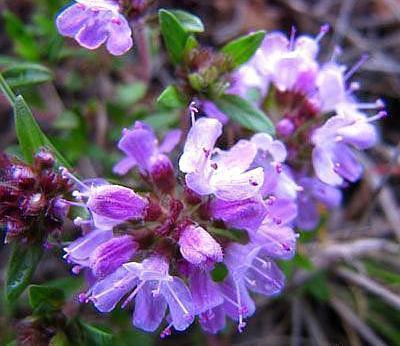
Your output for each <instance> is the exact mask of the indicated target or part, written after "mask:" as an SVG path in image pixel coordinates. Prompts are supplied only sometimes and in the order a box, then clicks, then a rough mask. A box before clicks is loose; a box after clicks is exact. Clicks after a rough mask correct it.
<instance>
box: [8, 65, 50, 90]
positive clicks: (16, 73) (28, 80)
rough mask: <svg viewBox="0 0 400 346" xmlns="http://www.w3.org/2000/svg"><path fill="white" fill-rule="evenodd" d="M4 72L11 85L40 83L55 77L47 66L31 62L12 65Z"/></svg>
mask: <svg viewBox="0 0 400 346" xmlns="http://www.w3.org/2000/svg"><path fill="white" fill-rule="evenodd" d="M2 74H3V76H4V78H5V80H6V81H7V83H8V85H9V86H11V87H21V86H27V85H33V84H39V83H44V82H48V81H50V80H52V79H53V73H52V72H51V70H49V69H48V68H47V67H45V66H43V65H39V64H31V63H19V64H15V65H11V66H10V67H8V68H6V69H5V70H3V72H2Z"/></svg>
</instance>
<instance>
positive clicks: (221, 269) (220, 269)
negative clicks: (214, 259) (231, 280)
mask: <svg viewBox="0 0 400 346" xmlns="http://www.w3.org/2000/svg"><path fill="white" fill-rule="evenodd" d="M228 273H229V271H228V268H227V267H226V265H225V264H223V263H217V264H216V265H215V267H214V269H213V270H212V271H211V277H212V279H213V281H215V282H222V281H224V280H225V278H226V276H227V275H228Z"/></svg>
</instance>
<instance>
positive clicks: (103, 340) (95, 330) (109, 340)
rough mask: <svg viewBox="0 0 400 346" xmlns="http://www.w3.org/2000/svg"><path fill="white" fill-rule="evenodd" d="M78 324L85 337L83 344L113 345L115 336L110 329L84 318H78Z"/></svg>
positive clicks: (88, 345)
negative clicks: (85, 320)
mask: <svg viewBox="0 0 400 346" xmlns="http://www.w3.org/2000/svg"><path fill="white" fill-rule="evenodd" d="M77 324H78V326H79V328H80V331H81V334H80V336H81V337H82V338H83V345H85V346H91V345H96V346H108V345H113V341H114V340H113V339H114V337H113V335H112V334H111V332H110V331H108V330H105V329H104V328H100V327H98V326H94V325H91V324H88V323H86V322H83V321H82V320H78V321H77Z"/></svg>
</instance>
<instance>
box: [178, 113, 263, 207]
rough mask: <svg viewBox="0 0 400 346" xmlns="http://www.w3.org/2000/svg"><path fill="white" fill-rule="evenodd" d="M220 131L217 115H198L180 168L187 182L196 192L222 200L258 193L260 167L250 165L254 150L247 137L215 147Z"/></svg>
mask: <svg viewBox="0 0 400 346" xmlns="http://www.w3.org/2000/svg"><path fill="white" fill-rule="evenodd" d="M221 134H222V124H221V123H220V122H219V121H218V120H216V119H210V118H201V119H199V120H197V121H196V122H195V123H194V124H193V126H192V128H191V129H190V131H189V134H188V137H187V140H186V143H185V147H184V149H183V154H182V156H181V158H180V160H179V168H180V169H181V171H182V172H184V173H187V174H186V178H185V179H186V184H187V186H188V187H189V188H190V189H192V190H193V191H194V192H196V193H198V194H199V195H210V194H214V195H215V196H216V197H218V198H220V199H222V200H241V199H246V198H250V197H253V196H255V195H257V194H258V192H259V190H260V188H261V187H262V184H263V182H264V174H263V169H262V168H261V167H257V168H255V169H251V170H249V168H250V164H251V163H252V162H253V159H254V157H255V155H256V153H257V149H256V146H255V145H254V144H252V143H251V142H249V141H239V142H238V143H236V144H235V145H234V146H233V147H232V148H231V149H230V150H228V151H223V150H220V149H218V148H214V145H215V142H216V141H217V139H218V137H219V136H220V135H221Z"/></svg>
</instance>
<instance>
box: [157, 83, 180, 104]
mask: <svg viewBox="0 0 400 346" xmlns="http://www.w3.org/2000/svg"><path fill="white" fill-rule="evenodd" d="M157 103H158V104H159V105H161V106H164V107H167V108H172V109H176V108H184V107H185V106H186V102H185V101H184V100H183V99H182V95H181V94H180V93H179V90H178V89H177V87H176V86H175V85H169V86H167V87H166V88H165V89H164V90H163V92H162V93H161V94H160V96H158V98H157Z"/></svg>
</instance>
